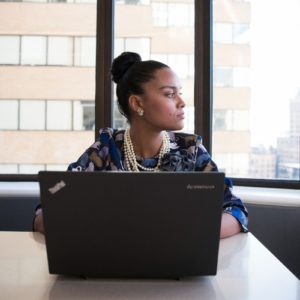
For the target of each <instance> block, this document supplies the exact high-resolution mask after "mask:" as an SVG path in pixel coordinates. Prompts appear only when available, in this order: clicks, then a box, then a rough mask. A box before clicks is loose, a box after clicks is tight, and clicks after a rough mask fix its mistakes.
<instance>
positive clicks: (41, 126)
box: [20, 100, 46, 130]
mask: <svg viewBox="0 0 300 300" xmlns="http://www.w3.org/2000/svg"><path fill="white" fill-rule="evenodd" d="M45 108H46V105H45V101H42V100H21V101H20V129H21V130H45V123H46V120H45Z"/></svg>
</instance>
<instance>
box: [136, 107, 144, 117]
mask: <svg viewBox="0 0 300 300" xmlns="http://www.w3.org/2000/svg"><path fill="white" fill-rule="evenodd" d="M137 113H138V115H139V116H140V117H142V116H143V115H144V111H143V110H142V109H141V108H139V109H138V110H137Z"/></svg>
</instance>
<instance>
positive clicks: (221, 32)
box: [213, 23, 232, 44]
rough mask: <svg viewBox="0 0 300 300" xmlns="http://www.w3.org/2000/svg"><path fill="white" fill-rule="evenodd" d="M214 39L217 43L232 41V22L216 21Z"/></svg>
mask: <svg viewBox="0 0 300 300" xmlns="http://www.w3.org/2000/svg"><path fill="white" fill-rule="evenodd" d="M213 39H214V42H215V43H224V44H229V43H232V24H228V23H215V24H214V31H213Z"/></svg>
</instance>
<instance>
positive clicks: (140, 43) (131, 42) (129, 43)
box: [125, 38, 150, 60]
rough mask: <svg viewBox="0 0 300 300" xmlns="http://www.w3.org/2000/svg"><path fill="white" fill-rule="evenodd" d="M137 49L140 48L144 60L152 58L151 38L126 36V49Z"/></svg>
mask: <svg viewBox="0 0 300 300" xmlns="http://www.w3.org/2000/svg"><path fill="white" fill-rule="evenodd" d="M136 49H139V54H140V55H141V57H142V59H143V60H147V59H150V39H149V38H126V39H125V51H136Z"/></svg>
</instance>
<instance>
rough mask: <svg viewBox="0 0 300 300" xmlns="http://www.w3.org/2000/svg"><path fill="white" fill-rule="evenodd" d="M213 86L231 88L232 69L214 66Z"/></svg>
mask: <svg viewBox="0 0 300 300" xmlns="http://www.w3.org/2000/svg"><path fill="white" fill-rule="evenodd" d="M213 80H214V86H216V87H231V86H233V69H232V67H222V66H216V67H215V68H214V72H213Z"/></svg>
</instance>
